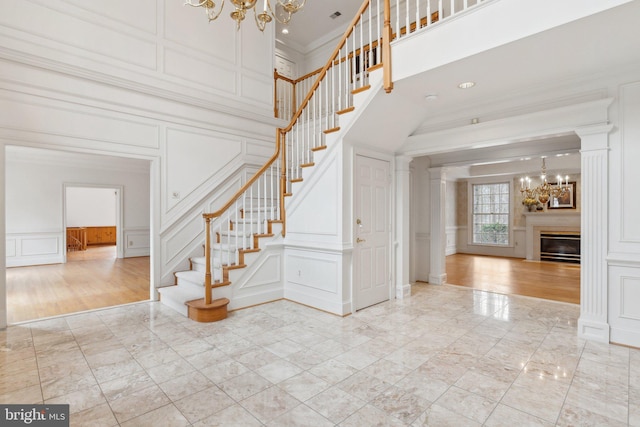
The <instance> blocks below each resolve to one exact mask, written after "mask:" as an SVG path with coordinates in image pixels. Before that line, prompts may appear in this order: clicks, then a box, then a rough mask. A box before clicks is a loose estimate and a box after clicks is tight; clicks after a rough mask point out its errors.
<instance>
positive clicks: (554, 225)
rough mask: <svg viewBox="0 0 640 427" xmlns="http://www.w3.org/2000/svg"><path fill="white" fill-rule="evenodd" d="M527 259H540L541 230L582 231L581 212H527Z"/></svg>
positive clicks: (525, 214)
mask: <svg viewBox="0 0 640 427" xmlns="http://www.w3.org/2000/svg"><path fill="white" fill-rule="evenodd" d="M524 216H525V219H526V227H525V228H526V240H525V241H526V242H527V251H526V254H527V259H528V260H540V232H541V231H572V232H578V233H579V232H580V212H576V211H575V210H573V209H572V210H569V211H558V212H555V211H546V212H525V213H524Z"/></svg>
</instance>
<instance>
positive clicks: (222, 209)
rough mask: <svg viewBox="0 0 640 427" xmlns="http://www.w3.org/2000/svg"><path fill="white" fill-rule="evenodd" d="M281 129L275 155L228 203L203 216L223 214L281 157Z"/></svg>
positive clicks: (277, 134) (277, 133)
mask: <svg viewBox="0 0 640 427" xmlns="http://www.w3.org/2000/svg"><path fill="white" fill-rule="evenodd" d="M280 145H281V144H280V130H279V129H278V131H276V151H275V153H273V155H272V156H271V157H270V158H269V160H267V163H265V164H264V165H263V166H262V167H261V168H260V169H258V171H257V172H256V173H254V174H253V176H252V177H251V178H250V179H249V181H247V182H245V183H244V185H243V186H242V187H240V189H239V190H238V191H236V192H235V194H234V195H233V196H231V198H230V199H229V201H228V202H227V203H225V204H224V206H222V207H221V208H220V209H218V210H217V211H215V212H213V213H204V214H202V216H203V218H205V219H207V218H217V217H219V216H220V215H222V214H223V213H224V212H225V211H226V210H227V209H229V208H230V207H231V205H232V204H233V203H234V202H235V201H236V200H238V199H239V198H240V196H242V193H244V192H245V191H246V190H248V189H249V187H251V185H252V184H253V183H254V182H256V181H257V180H258V178H260V176H261V175H262V174H263V173H264V172H265V171H266V170H267V169H268V168H269V166H271V165H272V164H273V163H274V162H275V161H276V160H278V158H279V157H280Z"/></svg>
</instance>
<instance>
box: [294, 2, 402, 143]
mask: <svg viewBox="0 0 640 427" xmlns="http://www.w3.org/2000/svg"><path fill="white" fill-rule="evenodd" d="M384 2H385V8H386V5H387V4H390V3H389V0H384ZM370 3H371V0H364V1H363V2H362V5H360V9H358V12H357V13H356V16H354V17H353V19H352V20H351V23H350V24H349V26H348V27H347V29H346V30H345V32H344V34H343V36H342V38H341V39H340V41H339V42H338V46H336V48H335V49H334V50H333V53H332V54H331V55H330V56H329V60H328V61H327V63H326V64H325V65H324V67H322V69H321V70H320V73H319V76H318V78H317V79H316V81H315V83H314V84H313V86H311V88H310V89H309V92H307V96H306V97H305V98H304V100H303V101H302V103H300V106H299V107H298V109H297V110H296V112H295V114H294V115H293V117H292V118H291V122H289V125H288V126H287V127H286V128H284V129H282V133H287V132H289V131H290V130H291V129H292V128H293V126H294V125H295V124H296V121H298V118H299V117H300V115H301V114H302V111H303V110H304V109H305V107H306V106H307V104H309V101H310V100H311V97H312V96H313V94H314V92H315V91H316V89H317V88H318V86H320V82H321V81H322V79H324V76H326V75H327V71H328V70H329V68H331V67H332V66H333V61H334V59H335V58H336V57H337V56H338V55H339V54H340V49H342V46H344V44H345V42H346V41H347V38H348V37H349V36H350V35H351V33H352V32H353V29H354V28H355V26H356V24H357V23H358V21H360V17H361V16H362V14H363V13H364V11H365V10H367V8H368V7H369V5H370ZM385 19H386V18H385ZM389 19H391V18H389Z"/></svg>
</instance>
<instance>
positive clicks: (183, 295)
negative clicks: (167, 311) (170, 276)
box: [158, 285, 203, 303]
mask: <svg viewBox="0 0 640 427" xmlns="http://www.w3.org/2000/svg"><path fill="white" fill-rule="evenodd" d="M158 292H159V293H160V295H161V297H160V298H161V299H162V298H170V299H172V300H174V301H178V302H182V303H186V302H187V301H192V300H194V299H197V298H202V297H203V293H202V291H201V290H199V289H196V288H185V287H181V286H176V285H173V286H165V287H162V288H158Z"/></svg>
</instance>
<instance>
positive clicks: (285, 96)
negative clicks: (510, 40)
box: [274, 0, 490, 120]
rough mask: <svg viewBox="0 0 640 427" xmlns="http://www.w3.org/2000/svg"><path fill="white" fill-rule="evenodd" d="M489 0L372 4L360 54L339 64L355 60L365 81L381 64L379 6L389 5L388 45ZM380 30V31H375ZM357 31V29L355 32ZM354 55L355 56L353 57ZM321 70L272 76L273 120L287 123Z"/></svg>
mask: <svg viewBox="0 0 640 427" xmlns="http://www.w3.org/2000/svg"><path fill="white" fill-rule="evenodd" d="M488 1H490V0H388V1H387V0H372V1H371V3H373V4H372V6H371V7H370V8H368V9H367V10H368V13H366V16H364V17H363V22H367V24H363V26H362V28H365V27H367V26H369V28H372V29H373V30H372V33H371V34H369V32H368V29H367V30H365V31H364V32H363V33H362V34H361V37H360V40H361V41H362V43H361V45H362V50H360V49H358V48H353V49H351V50H349V49H350V48H348V49H347V52H346V53H344V56H343V57H341V58H340V61H348V60H351V59H353V58H354V57H355V60H354V62H355V67H354V70H355V73H354V74H356V75H357V76H356V78H359V79H364V76H360V73H361V72H362V73H363V74H367V73H368V72H369V67H370V66H373V65H376V64H378V63H379V62H380V61H381V58H380V53H381V50H380V49H379V48H378V45H379V42H380V41H381V31H382V29H383V26H382V25H381V23H382V22H384V21H383V20H384V9H380V5H381V3H388V6H389V24H390V27H391V28H393V30H392V34H391V37H390V40H391V41H394V40H398V39H402V38H404V37H407V36H408V35H410V34H412V33H415V32H416V31H419V30H421V29H423V28H425V27H427V26H431V25H432V24H435V23H437V22H444V21H446V20H447V19H449V18H451V17H453V16H455V15H458V14H460V13H461V12H465V11H467V10H469V9H471V8H473V7H475V6H477V5H478V4H481V3H486V2H488ZM369 20H373V21H374V22H375V24H374V25H369V24H368V21H369ZM378 30H379V31H378ZM355 31H356V32H357V31H358V30H357V29H356V30H355ZM354 52H355V55H354ZM361 57H362V58H363V63H364V65H365V67H364V69H362V70H360V67H359V64H360V58H361ZM321 70H322V68H318V69H317V70H315V71H312V72H310V73H308V74H305V75H304V76H302V77H299V78H297V79H290V78H287V77H284V76H282V75H280V74H278V72H277V71H275V72H274V116H275V117H277V118H281V119H286V120H289V119H291V117H293V115H294V113H295V112H296V110H297V109H298V106H300V105H301V103H302V101H303V100H304V98H305V96H306V95H307V94H308V93H309V89H310V88H311V87H312V86H313V84H314V82H315V80H316V78H317V76H318V74H319V73H320V71H321Z"/></svg>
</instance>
